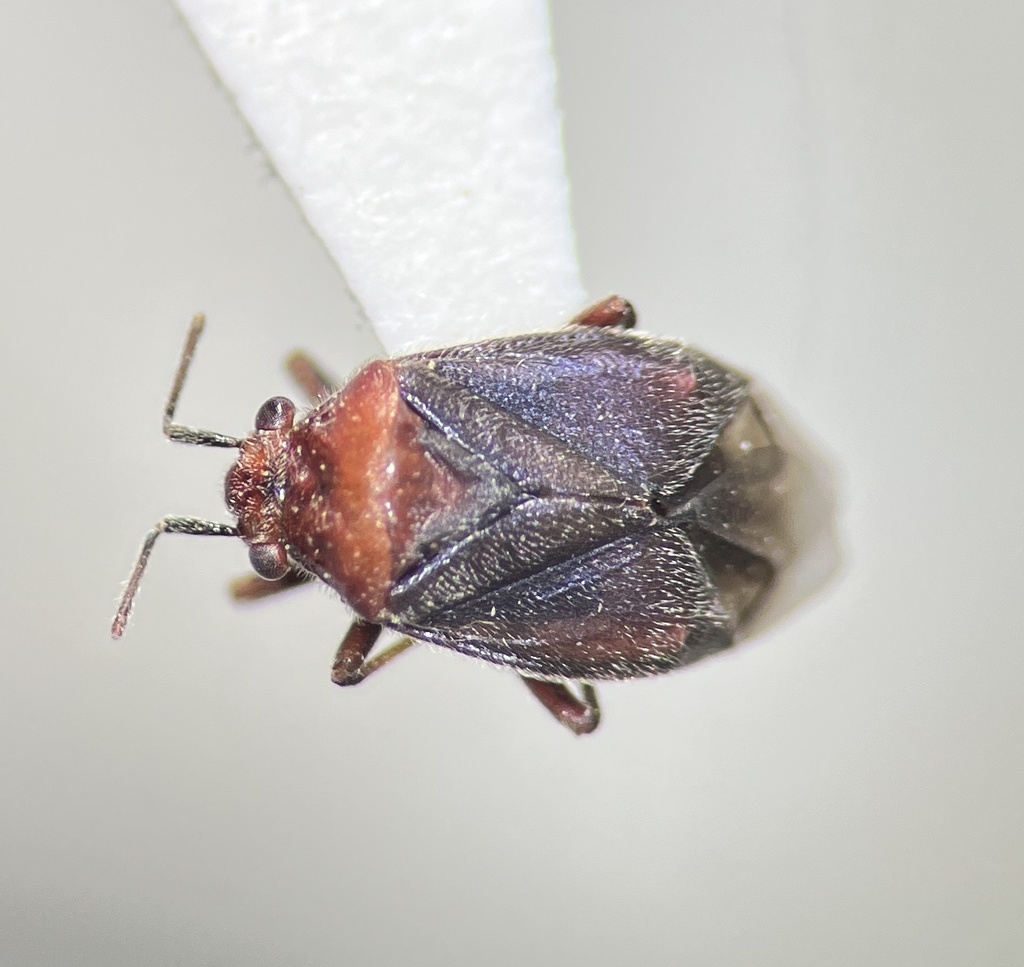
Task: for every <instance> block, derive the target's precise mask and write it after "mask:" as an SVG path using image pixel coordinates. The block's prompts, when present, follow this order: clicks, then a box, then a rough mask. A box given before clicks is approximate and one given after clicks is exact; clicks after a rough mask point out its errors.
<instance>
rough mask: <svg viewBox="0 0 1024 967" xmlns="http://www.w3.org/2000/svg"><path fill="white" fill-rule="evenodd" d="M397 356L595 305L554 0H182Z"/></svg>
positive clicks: (544, 324) (548, 322)
mask: <svg viewBox="0 0 1024 967" xmlns="http://www.w3.org/2000/svg"><path fill="white" fill-rule="evenodd" d="M177 3H178V6H179V7H181V9H182V10H183V11H184V13H185V15H186V16H187V18H188V20H189V24H190V26H191V29H192V30H193V31H194V33H195V35H196V37H197V38H198V40H199V41H200V43H201V44H202V46H203V48H204V50H205V51H206V53H207V55H208V56H209V58H210V60H211V62H212V63H213V65H214V67H215V68H216V70H217V72H218V74H219V75H220V77H221V78H222V80H223V81H224V83H225V84H226V86H227V88H228V90H229V91H230V92H231V94H232V96H233V97H234V98H235V99H236V101H237V102H238V105H239V108H240V109H241V111H242V113H243V115H244V117H245V118H246V120H247V121H248V123H249V124H250V126H251V127H252V129H253V131H254V132H255V133H256V135H257V137H258V138H259V140H260V143H261V145H262V146H263V148H264V149H265V150H266V151H267V154H268V155H269V157H270V159H271V161H272V162H273V163H274V165H275V167H276V168H277V170H278V171H279V172H280V174H281V176H282V177H283V179H284V181H285V182H286V183H287V184H288V186H289V187H290V188H291V190H292V191H293V193H294V194H295V195H296V197H297V198H298V200H299V203H300V205H301V207H302V211H303V213H304V214H305V216H306V219H307V220H308V221H309V223H310V225H311V226H312V227H313V229H314V230H315V231H316V232H317V234H318V235H319V236H320V238H321V239H322V240H323V242H324V244H325V245H326V246H327V249H328V251H329V252H330V253H331V255H332V256H333V257H334V259H335V260H336V261H337V262H338V264H339V266H340V267H341V269H342V271H343V273H344V275H345V278H346V279H347V281H348V283H349V285H350V286H351V288H352V292H353V293H354V294H355V296H356V298H357V299H358V300H359V302H360V303H361V304H362V306H363V308H364V309H365V311H366V314H367V316H368V318H369V319H370V320H371V321H372V322H373V325H374V327H375V328H376V330H377V332H378V334H379V335H380V337H381V341H382V342H383V343H384V345H385V346H386V347H387V348H388V349H389V350H391V351H392V352H394V351H397V350H401V349H406V348H409V347H410V345H413V344H416V345H424V344H427V343H432V344H434V345H444V344H447V343H452V342H456V341H461V342H466V341H471V340H473V339H478V338H481V337H484V336H488V335H494V334H495V333H497V332H520V331H522V330H524V329H545V328H550V327H551V326H552V325H555V324H557V323H558V322H560V321H562V320H564V319H565V318H567V317H568V316H571V315H572V314H573V313H575V312H576V311H578V310H579V309H580V308H581V307H582V304H583V290H582V288H581V286H580V280H579V269H578V267H577V263H576V253H575V250H574V247H573V235H572V226H571V223H570V221H569V197H568V196H569V192H568V185H567V184H566V179H565V162H564V159H563V156H562V149H561V140H560V130H559V115H558V111H557V107H556V103H555V71H554V64H553V62H552V57H551V45H550V36H549V32H548V21H547V7H546V5H545V3H544V2H543V0H432V2H430V3H424V2H423V0H387V2H383V3H382V2H380V0H345V2H342V3H339V2H338V0H301V2H289V3H252V2H249V0H177Z"/></svg>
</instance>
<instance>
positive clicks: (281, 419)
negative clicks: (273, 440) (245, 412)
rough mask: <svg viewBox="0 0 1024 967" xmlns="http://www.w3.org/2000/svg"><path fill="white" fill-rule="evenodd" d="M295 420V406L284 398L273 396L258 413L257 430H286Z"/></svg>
mask: <svg viewBox="0 0 1024 967" xmlns="http://www.w3.org/2000/svg"><path fill="white" fill-rule="evenodd" d="M294 419H295V404H294V403H293V402H292V401H291V400H290V399H287V398H286V397H284V396H271V397H270V399H269V400H267V402H266V403H264V404H263V405H262V406H261V407H260V408H259V411H258V412H257V413H256V429H257V430H286V429H288V428H289V427H290V426H291V425H292V421H293V420H294Z"/></svg>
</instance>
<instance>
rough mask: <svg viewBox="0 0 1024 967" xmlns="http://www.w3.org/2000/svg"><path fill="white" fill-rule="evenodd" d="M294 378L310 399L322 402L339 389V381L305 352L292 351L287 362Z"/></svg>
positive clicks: (312, 401)
mask: <svg viewBox="0 0 1024 967" xmlns="http://www.w3.org/2000/svg"><path fill="white" fill-rule="evenodd" d="M285 365H286V366H287V368H288V372H289V373H290V374H291V377H292V379H294V380H295V382H296V383H298V384H299V386H301V387H302V389H303V390H304V391H305V394H306V396H307V397H308V399H309V401H310V402H311V403H313V404H316V403H320V402H322V401H323V400H325V399H327V397H328V396H333V395H334V393H336V392H337V390H338V381H337V380H336V379H334V378H333V377H331V376H329V375H328V374H327V372H326V370H324V369H322V368H321V367H320V366H319V365H318V364H317V363H315V362H313V360H312V359H310V358H309V356H307V355H306V354H305V353H304V352H294V353H292V354H291V355H290V356H289V357H288V359H287V360H286V362H285Z"/></svg>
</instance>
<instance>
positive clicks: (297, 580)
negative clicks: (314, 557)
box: [228, 567, 313, 602]
mask: <svg viewBox="0 0 1024 967" xmlns="http://www.w3.org/2000/svg"><path fill="white" fill-rule="evenodd" d="M312 580H313V575H312V574H308V573H307V572H305V571H300V570H298V568H294V567H293V568H292V569H291V570H290V571H288V573H287V574H285V576H284V577H283V578H280V579H278V580H277V581H268V580H267V579H266V578H261V577H260V576H259V575H258V574H245V575H243V576H242V577H240V578H235V580H234V581H232V582H231V584H230V585H228V590H229V591H230V592H231V597H232V598H234V599H235V600H236V601H246V602H248V601H262V600H263V599H264V598H269V597H270V596H271V595H274V594H280V593H281V592H282V591H288V590H290V589H291V588H297V587H301V586H302V585H303V584H308V583H309V582H310V581H312Z"/></svg>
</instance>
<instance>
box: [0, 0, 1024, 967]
mask: <svg viewBox="0 0 1024 967" xmlns="http://www.w3.org/2000/svg"><path fill="white" fill-rule="evenodd" d="M712 7H713V11H714V12H711V8H712ZM638 8H640V5H637V4H625V3H593V2H588V3H583V2H571V3H559V4H558V8H557V10H556V11H555V14H554V27H555V38H556V49H557V55H558V58H559V62H560V69H561V72H562V100H563V106H564V109H565V113H566V119H567V120H566V139H567V149H568V157H569V166H570V171H571V176H572V180H573V190H574V208H575V215H576V220H577V228H578V231H579V237H580V253H581V258H582V262H583V267H584V274H585V280H586V282H587V284H588V287H589V288H590V290H591V292H592V293H594V294H595V295H601V294H604V293H605V292H608V291H621V292H622V293H624V294H626V295H628V296H629V297H630V298H631V299H633V300H634V301H635V302H636V304H637V305H638V306H639V308H640V310H641V312H642V314H643V318H644V321H645V322H646V324H647V325H648V326H649V327H650V328H652V329H656V330H658V331H661V332H668V333H677V334H680V335H682V334H684V333H685V334H686V335H687V336H689V337H692V338H693V339H694V340H695V341H697V342H699V343H701V344H702V345H704V346H706V347H707V348H709V349H713V350H714V351H716V352H719V353H721V354H722V355H724V356H726V357H727V358H732V359H735V360H737V361H740V362H742V363H743V364H744V365H745V366H748V367H750V368H752V369H755V370H757V371H759V372H761V373H763V374H764V375H765V376H766V377H767V378H768V379H769V381H770V382H772V383H773V384H774V385H775V386H776V387H777V389H778V390H779V392H780V393H781V395H782V396H783V397H784V398H785V399H786V400H787V401H788V402H789V404H790V405H791V408H793V409H794V410H796V411H798V412H800V413H801V414H802V415H803V417H804V419H805V421H806V423H807V424H808V426H809V427H810V429H811V430H812V431H813V432H814V433H815V434H817V436H819V437H820V438H822V439H824V440H826V441H827V442H828V446H829V448H830V449H831V451H832V453H833V455H834V457H835V459H836V462H837V464H838V465H839V466H840V467H841V468H842V475H843V482H842V491H843V504H844V508H843V533H844V541H845V545H846V553H847V573H846V576H845V579H844V580H843V581H842V582H841V583H839V584H838V585H836V586H835V587H834V588H833V589H832V590H831V592H830V593H828V594H826V595H824V596H822V597H821V598H820V599H819V600H818V601H817V602H816V603H815V605H814V606H812V607H810V608H808V609H806V610H805V611H804V612H802V613H801V614H800V615H799V617H798V618H797V619H796V620H794V621H793V622H791V623H790V624H789V625H788V626H787V627H785V628H783V629H781V630H780V631H779V632H777V633H776V634H773V635H772V636H771V637H769V638H766V639H764V640H762V641H759V642H757V643H755V644H752V645H749V646H746V647H744V648H743V649H742V650H740V651H738V652H736V653H734V654H731V655H728V656H724V657H722V658H720V659H717V660H713V661H709V662H707V663H705V664H703V665H701V666H698V667H695V668H693V669H691V670H689V671H688V672H686V673H683V674H679V675H677V676H670V677H668V678H665V679H662V680H658V681H650V682H639V683H630V684H624V685H618V686H615V687H609V688H606V689H604V692H603V695H604V704H605V713H606V719H605V723H604V725H603V726H602V729H601V731H600V732H599V733H598V734H597V735H595V736H593V737H591V738H588V739H584V740H574V739H573V738H572V737H571V736H569V735H568V734H563V732H562V731H561V730H559V729H558V728H557V727H556V726H555V725H553V724H552V722H551V721H550V720H549V719H548V718H547V717H546V716H545V715H544V714H542V713H541V712H540V711H539V710H538V709H536V708H535V707H534V706H533V705H532V704H531V702H530V699H529V697H528V696H527V695H526V693H525V690H524V689H523V688H522V687H521V686H520V685H518V684H517V683H516V682H515V681H514V680H512V679H510V678H508V677H506V676H503V675H501V674H498V673H494V672H490V671H489V670H488V669H486V668H482V667H480V666H477V665H475V664H472V663H470V662H466V661H462V660H458V659H456V658H454V657H450V656H448V655H445V654H441V653H438V652H436V651H434V652H431V651H428V650H426V649H424V650H422V651H420V652H418V653H414V654H411V655H409V656H407V657H406V658H404V659H403V660H402V661H401V662H400V663H398V664H397V665H396V666H395V667H394V668H393V669H392V670H390V671H389V672H388V674H387V675H385V676H382V677H381V678H380V679H379V680H376V681H374V682H372V683H370V684H368V685H367V686H366V687H364V688H360V689H355V690H352V691H348V692H345V693H342V692H340V691H338V690H337V689H335V688H334V687H333V686H332V685H331V684H330V682H329V680H328V678H327V671H328V667H329V663H330V659H331V656H332V654H333V651H334V648H335V646H336V642H337V639H338V638H339V637H340V634H341V632H342V630H343V628H344V625H345V623H346V620H347V618H346V615H345V613H344V610H343V609H342V607H341V606H340V605H338V604H337V603H336V602H335V601H332V600H331V599H330V598H329V597H328V596H327V595H325V594H318V593H314V592H309V591H307V592H303V593H297V594H296V595H295V596H293V597H289V598H288V599H281V600H279V601H277V602H275V603H272V604H268V605H267V606H265V607H262V608H260V609H257V610H238V609H236V608H234V607H232V606H231V605H230V604H229V603H228V602H227V601H226V599H225V595H224V593H223V586H224V584H225V583H226V581H227V579H228V578H229V577H230V576H232V575H234V574H235V573H238V572H241V571H242V570H244V568H245V552H244V549H243V548H242V547H241V546H240V545H238V544H236V543H235V542H229V541H224V542H217V541H207V542H200V541H187V540H183V539H167V540H165V541H164V542H163V543H162V546H160V547H158V549H157V554H156V555H155V557H154V559H153V563H152V567H151V570H150V572H149V574H148V580H147V582H146V584H145V586H144V589H143V593H142V596H141V599H140V603H139V608H138V610H137V614H136V619H135V621H134V623H133V625H132V627H131V629H130V631H129V637H128V638H127V639H126V640H125V641H124V642H122V643H120V644H117V645H114V644H112V643H111V642H109V641H108V640H107V631H106V629H107V626H108V622H109V619H110V614H111V611H112V609H113V605H114V600H115V597H116V593H117V590H118V588H119V582H120V581H121V580H122V579H123V578H124V577H125V574H126V571H127V569H128V567H129V565H130V562H131V557H132V554H133V553H134V552H135V549H136V547H137V543H138V541H139V540H140V538H141V536H142V533H143V531H144V530H145V528H146V527H147V526H149V525H150V524H151V523H152V522H153V521H155V520H156V519H157V518H158V517H159V516H160V515H161V514H163V513H166V512H169V511H178V512H186V513H196V514H206V515H210V516H214V517H221V516H222V515H223V511H222V507H221V504H220V489H221V483H220V478H221V474H222V471H223V467H224V465H225V455H224V454H218V453H216V452H212V453H211V452H209V451H192V450H189V449H185V448H174V449H172V448H170V447H168V446H167V445H166V443H165V442H164V441H163V440H162V438H161V437H160V436H159V433H158V425H159V411H160V406H161V405H162V400H163V397H164V394H165V392H166V387H167V383H168V381H169V378H170V374H171V372H172V370H173V365H174V358H175V356H176V354H177V352H178V350H179V346H180V341H181V338H182V334H183V331H184V327H185V324H186V322H187V320H188V317H189V316H190V314H191V312H192V311H194V310H195V309H197V308H203V309H205V310H206V311H207V312H208V314H209V317H210V320H211V325H210V329H209V331H208V335H207V337H206V339H205V341H204V344H203V346H202V349H201V352H200V354H199V358H198V362H197V364H196V366H195V369H194V373H193V378H192V380H191V383H190V385H189V387H188V391H187V394H186V397H185V401H184V403H183V406H182V413H181V415H182V418H184V419H187V420H190V421H193V422H196V423H200V424H202V425H205V426H209V427H211V428H216V429H222V430H224V431H226V432H239V431H242V430H244V429H245V428H246V427H248V426H250V425H251V420H252V416H253V414H254V412H255V410H256V408H257V407H258V405H259V403H260V402H261V401H262V400H263V399H265V398H266V397H267V396H270V395H272V394H275V393H279V392H285V393H287V392H290V391H291V388H290V387H289V385H288V383H287V382H286V380H285V378H284V376H283V374H282V372H281V369H280V365H279V360H280V359H281V358H282V357H283V355H284V354H285V353H286V352H287V351H288V350H290V349H291V348H293V347H295V346H304V347H308V348H309V349H311V350H313V351H315V353H316V354H317V355H318V356H319V357H321V358H323V359H324V360H326V361H328V362H329V363H330V364H331V365H332V366H333V367H334V368H335V369H336V370H337V371H339V372H340V373H346V372H350V371H351V370H352V369H353V368H354V367H355V366H356V365H357V363H358V362H359V361H360V360H361V359H364V358H365V357H367V356H368V355H370V354H372V353H373V352H375V351H376V347H375V343H374V339H373V336H372V334H371V333H370V332H369V330H368V329H367V328H366V326H365V324H363V323H361V322H360V321H359V320H358V317H357V314H356V312H355V310H354V309H353V307H352V306H351V303H350V301H349V300H348V296H347V294H346V291H345V287H344V283H343V281H342V279H341V278H340V276H339V274H338V272H337V270H336V268H335V267H334V266H333V265H332V264H331V263H330V262H329V261H328V259H327V257H326V255H325V254H324V252H323V251H322V250H321V248H320V247H319V245H318V243H317V242H316V240H315V239H314V238H312V237H311V235H310V233H309V232H308V230H307V228H306V227H305V225H304V223H303V222H302V219H301V217H300V216H299V214H298V212H297V210H296V208H295V207H294V205H293V204H292V202H291V200H290V199H289V197H288V195H287V193H286V192H285V190H284V189H283V188H282V186H281V185H280V184H278V183H277V182H276V181H275V180H274V178H273V177H272V175H271V174H270V173H269V171H268V170H267V167H266V165H265V162H264V161H263V160H262V158H261V156H260V154H259V152H258V150H257V149H256V148H255V147H254V146H253V144H252V143H251V140H250V139H249V137H248V134H247V132H246V130H245V129H244V127H243V125H242V124H241V122H240V121H239V120H238V118H237V116H236V115H235V113H234V112H233V109H232V107H231V105H230V103H229V102H228V100H227V98H226V97H225V95H224V94H223V92H222V91H221V90H220V89H219V88H218V86H217V85H216V83H215V82H214V80H213V79H212V77H211V76H210V74H209V73H208V71H207V69H206V67H205V65H204V62H203V60H202V58H201V56H200V54H199V52H198V51H197V49H196V48H195V46H194V45H193V43H192V41H191V40H190V38H189V36H188V34H187V32H186V31H185V29H184V28H183V26H182V25H181V23H180V22H179V21H178V19H177V17H176V15H175V13H174V11H173V9H172V8H171V7H170V6H169V5H168V4H167V3H165V2H162V0H105V2H93V3H90V4H70V3H66V2H63V3H59V2H53V0H50V2H45V0H44V2H35V3H33V4H21V5H17V6H16V5H14V4H11V3H6V4H4V5H3V6H2V12H0V117H2V119H3V122H4V143H3V151H2V152H0V174H2V179H0V199H2V201H0V204H2V213H3V220H2V227H0V246H2V253H0V294H2V299H3V315H2V319H3V322H2V333H3V346H2V354H0V370H2V373H0V376H2V380H0V387H2V393H3V412H4V413H5V414H6V419H5V431H4V434H3V440H4V463H3V475H2V484H0V486H2V488H3V489H2V499H0V507H2V511H0V513H2V518H0V520H2V527H3V536H4V547H5V550H6V554H5V564H4V578H5V580H4V582H3V611H2V614H3V635H2V641H0V649H2V666H0V921H2V924H0V961H2V962H4V963H11V964H19V965H20V964H26V965H27V964H32V965H35V964H56V963H60V964H64V963H68V964H111V963H117V964H198V963H203V964H218V965H219V964H225V965H227V964H239V965H241V964H245V965H262V964H268V965H269V964H289V965H291V964H295V965H307V964H309V965H314V964H338V963H357V964H398V963H415V964H477V963H485V964H520V963H529V964H549V963H550V964H554V963H584V962H586V963H589V964H592V965H604V964H625V963H642V964H680V963H685V964H691V963H692V964H715V965H719V964H721V965H733V964H735V965H748V964H785V965H790V967H793V965H803V964H808V965H811V964H822V963H828V964H864V965H867V964H880V963H881V964H900V965H907V964H922V965H925V964H927V965H932V967H934V965H942V964H964V963H981V964H991V965H1002V964H1017V963H1020V962H1021V961H1022V959H1024V926H1022V922H1024V921H1022V918H1021V909H1022V907H1024V838H1022V835H1021V828H1022V818H1024V817H1022V807H1024V779H1022V770H1021V747H1022V739H1024V704H1022V698H1024V684H1022V678H1024V658H1022V654H1024V652H1022V648H1021V637H1022V636H1021V631H1022V621H1021V617H1020V611H1019V600H1018V595H1019V587H1020V579H1021V576H1022V570H1024V568H1022V551H1021V537H1022V533H1021V532H1022V528H1021V523H1020V512H1019V507H1020V497H1021V487H1022V474H1021V469H1022V457H1021V444H1022V439H1021V431H1020V424H1019V415H1020V412H1021V404H1022V403H1024V392H1022V389H1021V385H1022V380H1021V376H1020V367H1021V364H1022V361H1024V353H1022V349H1024V337H1022V335H1021V329H1022V327H1021V323H1020V317H1021V305H1022V303H1024V298H1022V297H1024V283H1022V280H1021V265H1022V255H1024V246H1022V241H1021V224H1022V221H1024V193H1022V188H1021V172H1022V171H1024V127H1022V121H1021V118H1022V111H1021V103H1022V94H1024V62H1022V60H1021V58H1020V56H1019V53H1020V49H1021V43H1022V40H1024V7H1022V6H1021V5H1020V4H1019V3H1010V2H1005V3H997V2H992V3H978V4H962V3H930V4H923V3H910V2H896V3H892V2H885V3H882V2H878V3H870V2H868V3H865V2H863V0H858V2H854V0H829V2H823V3H815V4H811V3H807V4H802V3H792V4H789V5H785V6H779V7H777V8H776V7H772V8H771V10H772V11H775V12H772V13H770V16H771V17H773V18H775V17H776V12H777V13H778V17H777V18H776V19H775V21H774V23H773V24H772V27H773V29H774V28H778V29H779V30H781V32H782V35H784V36H785V37H786V38H787V43H788V44H789V51H788V54H787V58H786V59H787V62H788V63H789V65H790V67H791V68H792V77H793V79H794V80H793V89H792V91H790V94H791V95H792V100H791V102H787V103H788V105H789V106H788V107H786V109H785V111H784V112H783V113H786V111H788V112H789V121H790V122H791V123H792V130H793V131H795V132H798V136H797V137H796V139H795V140H794V142H793V145H792V147H793V151H794V155H793V157H795V158H796V160H797V162H798V164H799V165H800V166H802V168H803V170H804V172H805V177H803V178H801V179H799V186H798V189H797V191H798V194H799V197H798V198H795V199H794V198H783V199H782V200H781V203H780V204H781V208H780V209H779V211H782V212H783V214H781V215H780V214H779V211H774V214H773V209H772V205H771V204H770V203H769V202H770V201H771V199H768V200H766V199H765V197H764V193H763V192H761V191H759V190H758V185H759V184H760V183H761V182H760V181H759V178H760V175H759V172H762V169H763V168H771V166H772V165H774V164H775V163H776V162H777V161H778V159H777V158H774V156H773V155H772V154H771V151H769V150H768V149H765V150H766V153H765V154H764V155H763V156H762V154H760V153H759V145H761V144H762V143H767V141H765V139H764V138H763V137H762V135H765V132H762V131H759V129H758V124H757V119H758V118H763V117H764V116H765V112H763V111H761V107H762V103H761V99H762V97H769V96H771V93H770V92H768V93H767V94H766V93H765V92H764V91H762V89H761V88H760V87H759V86H758V84H756V83H752V82H750V77H752V76H755V75H756V70H757V64H756V59H757V50H758V49H759V48H758V43H759V38H761V37H763V36H764V35H765V34H764V30H765V23H764V17H765V16H766V14H765V13H764V11H765V10H766V9H768V8H767V7H766V6H765V5H763V4H755V3H752V2H748V3H744V2H736V3H723V4H716V5H707V4H700V3H668V2H665V3H658V4H654V3H651V4H647V5H645V6H643V7H642V8H641V9H638ZM705 36H714V37H717V38H718V40H717V41H716V42H715V43H708V44H703V43H702V44H698V45H697V46H696V48H695V46H694V43H693V38H694V37H705ZM716 44H718V46H716ZM702 85H703V86H702ZM778 107H779V105H778V104H776V105H775V108H778ZM773 110H774V109H773ZM767 138H768V140H770V132H768V134H767ZM723 159H725V160H723ZM790 160H792V159H790ZM769 180H771V179H769ZM794 213H795V214H794ZM781 222H785V225H786V227H785V229H784V231H782V233H781V234H782V237H781V238H776V237H775V234H774V232H773V226H775V225H778V224H780V223H781Z"/></svg>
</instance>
